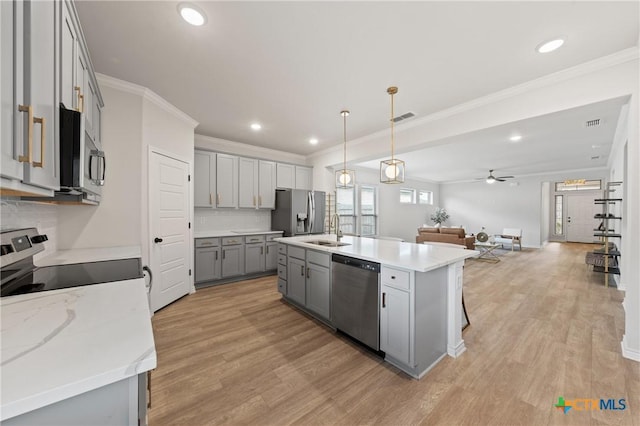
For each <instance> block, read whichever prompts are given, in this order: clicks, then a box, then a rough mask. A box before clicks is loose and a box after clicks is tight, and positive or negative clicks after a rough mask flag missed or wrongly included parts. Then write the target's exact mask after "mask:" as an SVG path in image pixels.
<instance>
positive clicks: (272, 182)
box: [258, 160, 276, 209]
mask: <svg viewBox="0 0 640 426" xmlns="http://www.w3.org/2000/svg"><path fill="white" fill-rule="evenodd" d="M258 207H260V208H261V209H275V208H276V163H274V162H273V161H264V160H259V161H258Z"/></svg>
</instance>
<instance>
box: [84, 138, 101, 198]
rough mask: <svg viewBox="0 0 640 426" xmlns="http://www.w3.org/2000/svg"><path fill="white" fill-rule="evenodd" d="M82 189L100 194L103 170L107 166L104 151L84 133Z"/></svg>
mask: <svg viewBox="0 0 640 426" xmlns="http://www.w3.org/2000/svg"><path fill="white" fill-rule="evenodd" d="M83 157H84V158H83V159H84V161H83V163H84V165H83V166H84V167H83V168H84V170H83V179H82V180H83V182H82V189H83V191H85V192H90V193H92V194H95V195H102V186H103V185H104V177H105V171H106V167H107V163H106V159H105V156H104V151H102V150H101V149H100V147H99V146H97V145H96V144H95V143H94V142H93V140H91V138H90V137H89V135H87V134H85V135H84V152H83Z"/></svg>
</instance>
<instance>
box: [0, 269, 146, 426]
mask: <svg viewBox="0 0 640 426" xmlns="http://www.w3.org/2000/svg"><path fill="white" fill-rule="evenodd" d="M0 309H1V312H0V315H1V319H2V325H1V330H0V338H1V339H2V347H1V357H0V365H1V366H2V384H1V387H2V389H1V390H2V402H1V404H2V405H1V408H0V420H6V419H8V418H11V417H15V416H18V415H20V414H23V413H26V412H29V411H33V410H35V409H38V408H41V407H44V406H46V405H49V404H53V403H55V402H58V401H62V400H64V399H67V398H70V397H73V396H76V395H79V394H82V393H85V392H88V391H91V390H93V389H97V388H100V387H102V386H106V385H109V384H111V383H115V382H117V381H120V380H123V379H126V378H129V377H132V376H135V375H137V374H139V373H143V372H145V371H148V370H151V369H153V368H155V367H156V351H155V345H154V340H153V331H152V328H151V318H150V313H149V305H148V301H147V292H146V289H145V283H144V279H136V280H128V281H117V282H111V283H105V284H96V285H88V286H83V287H72V288H66V289H61V290H54V291H48V292H40V293H30V294H23V295H18V296H9V297H3V298H2V299H0Z"/></svg>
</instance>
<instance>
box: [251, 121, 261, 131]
mask: <svg viewBox="0 0 640 426" xmlns="http://www.w3.org/2000/svg"><path fill="white" fill-rule="evenodd" d="M260 129H262V126H261V125H260V123H252V124H251V130H255V131H256V132H257V131H258V130H260Z"/></svg>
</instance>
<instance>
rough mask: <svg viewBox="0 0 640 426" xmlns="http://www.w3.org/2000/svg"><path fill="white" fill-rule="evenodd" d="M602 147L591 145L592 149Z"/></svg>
mask: <svg viewBox="0 0 640 426" xmlns="http://www.w3.org/2000/svg"><path fill="white" fill-rule="evenodd" d="M600 148H602V147H601V146H600V145H591V149H600Z"/></svg>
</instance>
